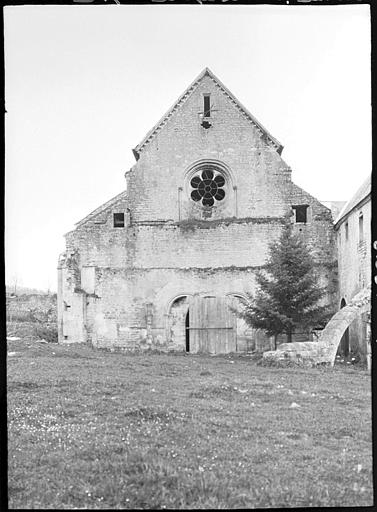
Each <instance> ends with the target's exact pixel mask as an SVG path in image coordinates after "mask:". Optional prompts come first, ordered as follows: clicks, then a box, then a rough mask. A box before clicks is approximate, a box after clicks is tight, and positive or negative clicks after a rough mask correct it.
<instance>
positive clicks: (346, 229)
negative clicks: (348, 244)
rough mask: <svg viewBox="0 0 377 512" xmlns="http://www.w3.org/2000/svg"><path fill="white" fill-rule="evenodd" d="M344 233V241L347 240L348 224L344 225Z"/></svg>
mask: <svg viewBox="0 0 377 512" xmlns="http://www.w3.org/2000/svg"><path fill="white" fill-rule="evenodd" d="M344 231H345V234H346V240H348V222H346V224H345V226H344Z"/></svg>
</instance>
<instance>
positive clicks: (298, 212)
mask: <svg viewBox="0 0 377 512" xmlns="http://www.w3.org/2000/svg"><path fill="white" fill-rule="evenodd" d="M307 209H308V205H306V204H300V205H296V206H292V210H293V211H294V212H295V222H303V223H306V222H307V221H308V219H307Z"/></svg>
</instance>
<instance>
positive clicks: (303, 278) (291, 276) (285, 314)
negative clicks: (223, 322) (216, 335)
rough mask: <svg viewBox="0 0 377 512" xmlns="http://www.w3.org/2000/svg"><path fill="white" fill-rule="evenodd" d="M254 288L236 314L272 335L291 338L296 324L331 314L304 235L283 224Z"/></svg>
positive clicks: (323, 319) (320, 320)
mask: <svg viewBox="0 0 377 512" xmlns="http://www.w3.org/2000/svg"><path fill="white" fill-rule="evenodd" d="M256 281H257V292H256V294H255V296H253V295H251V294H247V299H248V300H247V301H243V307H242V311H241V312H238V314H239V316H241V317H242V318H244V320H245V321H246V322H247V323H248V324H249V325H250V326H251V327H254V328H256V329H262V330H264V331H265V332H266V333H267V334H268V335H269V336H274V338H275V350H276V342H277V337H278V335H279V334H281V333H285V334H286V335H287V341H288V342H291V341H292V334H293V333H294V332H295V331H296V330H297V328H303V329H309V328H314V327H317V326H319V325H324V324H325V323H326V321H327V320H328V319H329V317H330V316H331V311H329V306H321V305H320V304H319V301H320V300H321V299H322V298H323V297H324V294H325V289H324V288H321V287H320V286H319V284H318V279H317V276H316V274H315V267H314V261H313V258H312V255H311V252H310V249H309V248H308V247H307V245H306V243H305V241H304V239H303V237H302V236H301V235H300V234H298V233H294V232H293V229H292V226H291V225H290V224H288V223H287V224H286V225H285V227H284V229H283V231H282V234H281V236H280V238H279V240H278V241H277V242H274V243H272V244H271V245H270V247H269V256H268V259H267V262H266V265H265V266H264V269H263V270H261V271H259V272H258V273H257V275H256Z"/></svg>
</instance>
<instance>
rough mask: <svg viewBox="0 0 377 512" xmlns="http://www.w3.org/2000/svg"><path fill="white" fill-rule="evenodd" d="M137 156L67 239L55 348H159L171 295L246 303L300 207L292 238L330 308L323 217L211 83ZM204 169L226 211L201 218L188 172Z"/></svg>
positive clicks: (166, 331)
mask: <svg viewBox="0 0 377 512" xmlns="http://www.w3.org/2000/svg"><path fill="white" fill-rule="evenodd" d="M204 93H210V94H211V104H213V105H214V111H213V112H212V114H211V124H212V126H211V127H210V128H209V129H204V128H203V127H202V126H201V124H200V119H199V116H198V113H199V112H200V111H201V110H203V105H202V102H203V94H204ZM138 154H139V159H138V161H137V163H136V164H135V165H134V166H133V168H132V169H131V170H130V171H129V172H128V173H127V174H126V179H127V191H126V192H124V193H122V194H119V196H117V197H116V198H114V200H111V201H109V202H108V203H106V204H105V205H103V206H102V207H99V208H98V209H97V210H96V211H95V212H93V213H92V214H90V215H89V216H88V217H86V218H85V219H83V220H82V221H81V222H80V223H78V225H77V228H76V229H75V230H74V231H71V232H70V233H68V234H67V235H66V246H67V248H66V254H65V256H64V257H63V258H62V259H61V261H60V263H59V283H60V284H59V297H58V300H59V304H60V306H59V309H60V311H59V322H60V326H61V327H60V334H59V339H60V340H61V341H70V342H73V341H88V342H90V343H93V345H95V346H122V347H126V348H132V347H135V346H139V345H140V344H141V345H142V346H144V345H145V344H146V345H148V346H167V343H168V342H169V339H170V338H169V337H170V332H171V326H170V324H169V322H170V316H169V315H171V312H170V310H169V307H170V306H171V304H172V301H174V299H176V298H177V297H178V296H190V294H191V295H192V294H195V293H210V294H215V295H216V294H217V295H219V296H220V295H221V296H224V295H227V294H244V293H245V292H251V293H253V292H254V290H255V278H254V274H255V271H256V269H259V268H261V267H262V266H263V265H264V263H265V260H266V257H267V253H268V245H269V243H270V242H271V241H276V240H277V239H278V238H279V235H280V232H281V229H282V225H283V221H284V219H285V218H286V216H287V215H288V214H289V213H290V212H291V206H292V205H300V204H303V205H307V206H308V209H307V222H306V223H296V224H294V229H295V230H297V231H298V232H299V233H301V234H302V236H303V237H304V238H305V239H306V241H307V244H308V245H309V246H310V248H311V250H312V253H313V255H314V258H315V260H316V262H317V271H318V276H319V278H320V281H321V284H323V285H325V286H326V287H327V291H328V294H327V297H326V299H325V300H326V302H327V303H329V304H330V307H333V305H334V304H335V303H336V254H335V242H334V230H333V225H332V219H331V212H330V210H328V209H327V208H326V207H325V206H323V205H322V204H321V203H320V202H319V201H317V200H316V199H315V198H314V197H312V196H310V194H308V193H306V192H305V191H303V190H302V189H300V188H299V187H297V186H296V185H295V184H293V183H292V181H291V170H290V169H289V167H288V166H287V164H286V163H285V162H284V160H283V159H282V158H281V156H280V155H279V153H278V151H277V150H276V147H275V146H274V145H273V144H271V142H270V140H269V139H268V137H267V136H266V134H265V133H263V130H261V129H260V127H258V126H257V125H256V124H255V123H253V122H251V121H250V118H249V117H248V115H247V114H246V113H245V112H244V111H243V110H242V109H241V108H240V106H239V105H238V104H237V102H236V101H234V100H233V99H232V98H231V97H230V96H229V95H227V94H226V92H224V90H222V89H221V87H220V86H219V85H218V84H217V83H216V81H214V80H213V79H212V78H211V77H210V76H208V75H205V76H204V77H203V79H202V81H201V82H200V83H199V84H198V85H197V87H196V88H194V89H193V91H192V92H191V93H190V94H189V95H188V96H187V98H186V99H185V101H182V103H181V104H180V105H179V107H177V108H176V109H175V111H174V113H173V115H171V116H170V117H169V119H168V120H167V121H166V123H165V124H164V125H163V126H162V127H161V128H159V129H157V131H156V134H155V135H153V136H151V137H150V139H149V142H146V143H145V144H144V145H143V146H142V148H141V149H140V148H139V153H138ZM203 162H209V163H211V165H216V166H217V167H218V168H219V169H220V170H221V173H222V175H223V176H224V180H225V185H224V190H225V193H226V195H225V198H224V200H223V201H220V202H218V203H216V204H215V205H214V206H213V207H212V208H209V209H205V208H202V207H201V206H198V204H197V203H194V201H192V200H191V199H190V186H189V183H190V179H191V176H192V172H194V171H195V169H197V166H198V165H199V164H201V163H203ZM115 213H121V214H124V218H125V226H124V227H114V223H113V218H114V214H115ZM240 330H241V328H240ZM242 336H243V340H242V346H243V347H244V349H245V350H246V349H247V347H248V346H249V345H250V343H249V341H250V342H251V345H252V346H255V345H256V344H257V341H258V340H257V338H258V336H259V335H258V336H257V335H255V336H254V334H253V333H252V334H251V335H250V339H247V335H245V330H244V334H243V335H242ZM240 340H241V335H240ZM259 341H260V340H259ZM262 344H263V343H262ZM179 345H180V346H182V337H181V341H180V342H179ZM240 346H241V345H240Z"/></svg>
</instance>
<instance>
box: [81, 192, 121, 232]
mask: <svg viewBox="0 0 377 512" xmlns="http://www.w3.org/2000/svg"><path fill="white" fill-rule="evenodd" d="M121 199H123V200H124V199H127V191H126V190H124V191H123V192H121V193H120V194H118V195H116V196H115V197H113V198H112V199H110V200H109V201H107V202H106V203H104V204H102V205H101V206H99V207H98V208H96V209H95V210H93V211H92V212H91V213H89V215H87V216H86V217H84V218H83V219H82V220H80V221H79V222H76V224H75V226H77V227H79V226H81V225H82V224H85V222H88V221H89V220H93V219H94V217H97V216H98V215H101V214H102V213H105V211H106V210H107V209H108V208H111V207H112V206H114V204H116V203H117V202H118V201H120V200H121Z"/></svg>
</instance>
